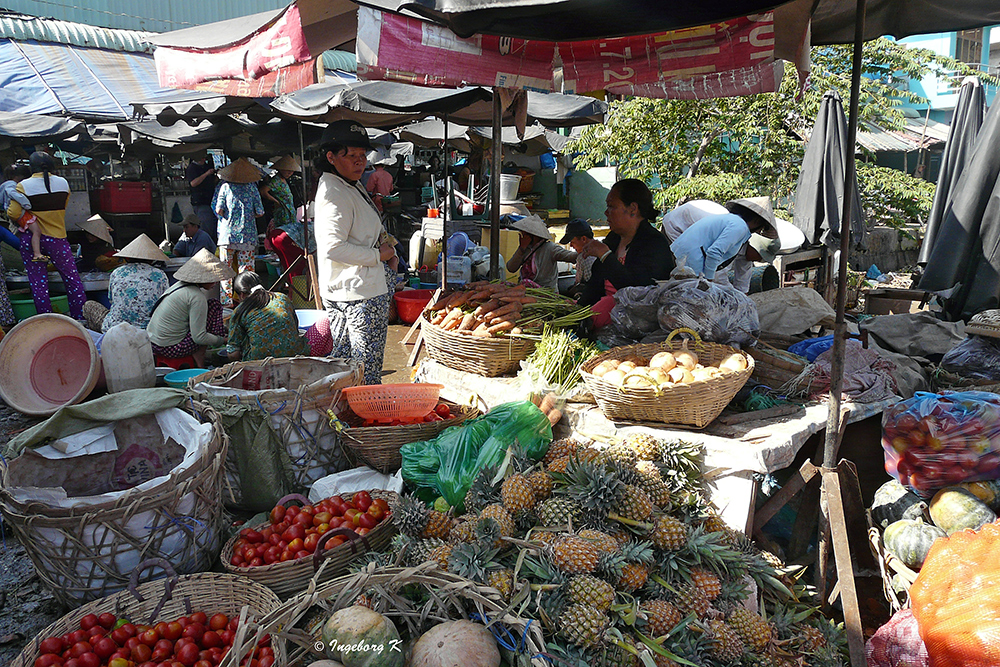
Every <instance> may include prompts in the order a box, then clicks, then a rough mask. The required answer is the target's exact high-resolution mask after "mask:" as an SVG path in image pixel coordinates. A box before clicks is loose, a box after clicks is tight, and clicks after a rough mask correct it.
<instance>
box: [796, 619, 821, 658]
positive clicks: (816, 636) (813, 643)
mask: <svg viewBox="0 0 1000 667" xmlns="http://www.w3.org/2000/svg"><path fill="white" fill-rule="evenodd" d="M797 628H798V630H799V633H798V638H799V639H800V640H801V644H800V646H801V649H802V651H803V652H805V653H816V652H817V651H819V650H820V649H821V648H823V647H825V646H826V637H825V636H824V635H823V632H822V631H821V630H819V629H818V628H814V627H813V626H811V625H805V624H802V625H799V626H797Z"/></svg>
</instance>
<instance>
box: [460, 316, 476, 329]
mask: <svg viewBox="0 0 1000 667" xmlns="http://www.w3.org/2000/svg"><path fill="white" fill-rule="evenodd" d="M475 319H476V316H475V315H473V314H472V313H466V314H465V317H463V318H462V322H461V323H460V324H459V325H458V330H459V331H469V330H471V329H472V323H473V322H474V321H475Z"/></svg>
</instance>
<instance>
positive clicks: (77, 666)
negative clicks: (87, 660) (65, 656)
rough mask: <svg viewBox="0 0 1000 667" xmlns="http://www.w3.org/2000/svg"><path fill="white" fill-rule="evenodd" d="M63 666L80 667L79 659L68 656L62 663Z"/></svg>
mask: <svg viewBox="0 0 1000 667" xmlns="http://www.w3.org/2000/svg"><path fill="white" fill-rule="evenodd" d="M63 667H80V661H79V660H77V659H76V658H70V659H69V660H67V661H66V662H64V663H63Z"/></svg>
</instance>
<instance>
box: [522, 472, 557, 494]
mask: <svg viewBox="0 0 1000 667" xmlns="http://www.w3.org/2000/svg"><path fill="white" fill-rule="evenodd" d="M528 484H530V485H531V490H532V491H533V492H534V493H535V500H545V499H546V498H548V497H549V496H551V495H552V487H553V486H554V485H555V480H553V479H552V475H550V474H548V473H547V472H543V471H541V470H536V471H535V472H533V473H530V474H529V475H528Z"/></svg>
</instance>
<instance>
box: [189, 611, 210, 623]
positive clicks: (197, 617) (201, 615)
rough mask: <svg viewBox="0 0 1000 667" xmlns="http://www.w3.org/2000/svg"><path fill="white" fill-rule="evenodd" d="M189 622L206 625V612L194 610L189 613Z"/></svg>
mask: <svg viewBox="0 0 1000 667" xmlns="http://www.w3.org/2000/svg"><path fill="white" fill-rule="evenodd" d="M191 622H192V623H201V624H202V625H205V626H207V625H208V614H206V613H205V612H203V611H196V612H195V613H193V614H191Z"/></svg>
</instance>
